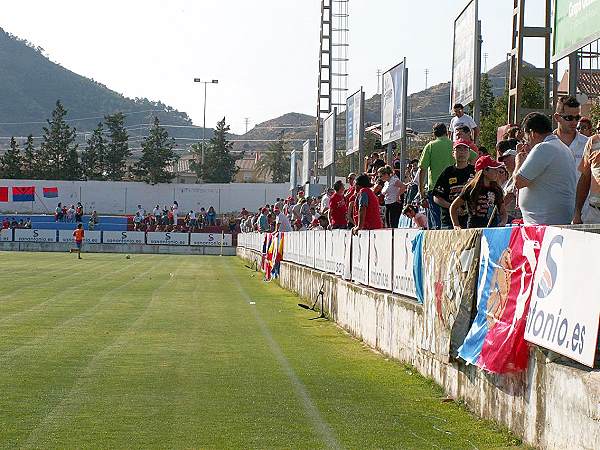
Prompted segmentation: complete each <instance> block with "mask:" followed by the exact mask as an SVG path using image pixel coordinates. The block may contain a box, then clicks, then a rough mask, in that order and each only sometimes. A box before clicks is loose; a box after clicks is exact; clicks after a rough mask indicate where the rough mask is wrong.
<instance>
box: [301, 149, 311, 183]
mask: <svg viewBox="0 0 600 450" xmlns="http://www.w3.org/2000/svg"><path fill="white" fill-rule="evenodd" d="M310 150H311V148H310V140H308V141H305V142H304V144H303V145H302V185H305V184H306V183H310V172H311V170H312V152H311V151H310Z"/></svg>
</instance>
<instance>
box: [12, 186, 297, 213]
mask: <svg viewBox="0 0 600 450" xmlns="http://www.w3.org/2000/svg"><path fill="white" fill-rule="evenodd" d="M0 186H8V187H9V200H11V201H9V202H7V203H0V212H5V213H10V214H13V213H14V214H16V213H23V214H28V213H47V212H48V211H52V212H54V208H56V204H57V203H58V202H62V203H67V204H69V205H70V204H75V203H77V202H81V203H82V204H83V205H84V207H85V210H86V211H92V210H96V211H98V213H100V214H133V213H135V211H137V205H138V204H141V205H142V207H144V208H145V209H146V210H148V211H151V210H152V208H154V206H155V205H156V204H159V205H160V206H161V207H162V206H164V205H168V206H170V205H171V204H172V203H173V201H174V200H176V201H177V202H178V203H179V214H180V215H182V216H183V215H184V214H185V213H186V212H188V211H190V210H194V211H199V210H200V208H201V207H204V208H206V209H208V208H209V207H210V206H213V207H214V208H215V209H216V211H217V213H227V212H232V211H236V212H239V211H240V210H241V209H242V208H246V209H249V210H256V209H258V208H259V207H260V206H261V205H264V204H265V203H269V204H271V203H273V202H274V201H275V198H276V197H287V196H288V195H289V184H288V183H283V184H252V183H232V184H156V185H151V184H146V183H129V182H114V181H52V180H49V181H47V180H0ZM13 186H35V192H36V199H35V201H34V202H16V203H15V202H12V187H13ZM53 186H56V187H58V195H59V196H58V198H43V191H42V188H43V187H53Z"/></svg>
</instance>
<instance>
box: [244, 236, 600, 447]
mask: <svg viewBox="0 0 600 450" xmlns="http://www.w3.org/2000/svg"><path fill="white" fill-rule="evenodd" d="M237 254H238V256H240V257H242V258H244V259H246V260H257V259H259V258H260V256H259V255H258V254H257V253H256V252H254V251H252V250H247V249H244V248H240V247H238V248H237ZM279 282H280V284H281V286H283V287H284V288H286V289H289V290H291V291H293V292H296V293H298V294H299V295H301V296H302V297H306V298H308V299H314V298H315V297H316V295H317V293H318V291H319V288H320V287H321V285H322V284H323V283H324V289H325V302H324V303H325V304H324V309H325V311H326V312H327V314H328V315H329V316H330V318H331V319H332V320H334V321H335V322H337V323H338V324H339V325H340V326H342V327H343V328H344V329H346V330H347V331H348V332H349V333H351V334H352V335H353V336H355V337H357V338H359V339H361V340H363V341H364V342H365V343H366V344H368V345H369V346H371V347H372V348H374V349H377V350H379V351H380V352H382V353H384V354H385V355H388V356H390V357H392V358H395V359H397V360H398V361H402V362H406V363H409V364H411V365H413V366H414V367H416V368H417V370H418V371H419V372H420V373H422V374H423V375H425V376H427V377H429V378H432V379H433V380H435V381H436V382H437V383H438V384H440V385H441V386H442V387H443V388H444V390H445V391H446V392H447V393H448V395H449V396H451V397H452V398H454V399H456V400H463V401H465V402H466V404H467V405H468V406H469V407H470V408H471V409H472V410H473V411H474V412H476V413H477V414H478V415H479V416H481V417H483V418H486V419H491V420H495V421H497V422H499V423H501V424H504V425H506V426H507V427H509V428H510V429H511V430H512V431H513V432H514V433H515V434H517V435H519V436H521V437H522V438H523V439H524V440H525V441H526V442H527V443H529V444H531V445H534V446H537V447H540V448H546V449H567V448H568V449H592V448H600V371H598V370H590V369H587V368H585V367H584V366H580V365H577V364H575V363H570V362H567V361H566V360H561V359H559V360H557V361H556V362H551V361H549V360H548V358H547V356H546V353H547V352H544V351H542V350H540V349H539V348H537V347H534V346H532V347H531V352H530V361H529V370H528V371H527V372H525V373H519V374H510V375H502V376H498V375H490V374H487V373H485V372H483V371H481V370H479V369H477V368H476V367H474V366H466V365H465V364H464V363H462V362H460V361H458V362H457V361H451V362H447V361H446V360H445V359H442V358H441V357H440V356H438V355H436V354H434V353H431V352H429V351H427V350H425V346H424V345H423V344H424V341H423V339H424V338H425V336H424V332H423V330H424V329H425V322H426V320H427V319H428V318H427V317H426V315H427V311H426V310H425V309H424V308H423V307H422V306H421V305H419V304H417V303H415V302H414V301H413V300H411V299H407V298H403V297H400V296H397V295H394V294H391V293H388V292H383V291H378V290H374V289H370V288H365V287H363V286H358V285H355V284H353V283H351V282H347V281H344V280H342V279H341V278H339V277H337V276H335V275H331V274H326V273H324V272H320V271H317V270H314V269H310V268H307V267H302V266H299V265H296V264H293V263H289V262H282V263H281V275H280V278H279ZM433 338H434V339H436V338H439V337H436V336H434V337H433Z"/></svg>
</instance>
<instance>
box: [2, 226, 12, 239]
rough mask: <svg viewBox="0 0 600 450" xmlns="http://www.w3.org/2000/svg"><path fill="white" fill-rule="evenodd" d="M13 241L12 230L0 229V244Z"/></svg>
mask: <svg viewBox="0 0 600 450" xmlns="http://www.w3.org/2000/svg"><path fill="white" fill-rule="evenodd" d="M12 240H13V230H11V229H10V228H2V229H1V230H0V242H10V241H12Z"/></svg>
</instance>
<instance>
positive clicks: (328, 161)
mask: <svg viewBox="0 0 600 450" xmlns="http://www.w3.org/2000/svg"><path fill="white" fill-rule="evenodd" d="M336 116H337V108H333V112H332V113H331V114H329V115H328V116H327V117H326V118H325V120H324V121H323V168H326V167H329V166H331V165H332V164H333V163H334V162H335V133H336V119H337V117H336Z"/></svg>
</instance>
